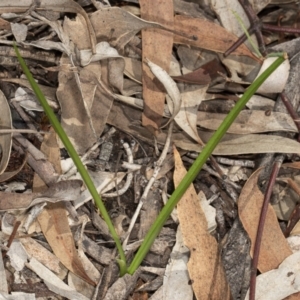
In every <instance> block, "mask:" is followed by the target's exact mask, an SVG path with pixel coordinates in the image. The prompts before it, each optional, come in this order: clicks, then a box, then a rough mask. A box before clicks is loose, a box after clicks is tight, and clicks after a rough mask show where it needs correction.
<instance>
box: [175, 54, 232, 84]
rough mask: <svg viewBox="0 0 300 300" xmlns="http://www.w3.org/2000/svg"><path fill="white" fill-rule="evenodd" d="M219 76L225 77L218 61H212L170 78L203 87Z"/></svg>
mask: <svg viewBox="0 0 300 300" xmlns="http://www.w3.org/2000/svg"><path fill="white" fill-rule="evenodd" d="M220 74H223V75H224V76H225V75H226V71H225V69H224V68H223V67H222V65H221V64H220V62H219V61H217V60H216V59H213V60H211V61H209V62H208V63H206V64H205V65H202V66H201V67H199V68H198V69H196V70H194V71H193V72H190V73H186V74H184V75H181V76H172V78H173V79H174V80H175V81H179V82H186V83H191V84H204V85H205V84H209V83H211V82H212V81H213V80H214V79H216V78H217V77H219V76H220Z"/></svg>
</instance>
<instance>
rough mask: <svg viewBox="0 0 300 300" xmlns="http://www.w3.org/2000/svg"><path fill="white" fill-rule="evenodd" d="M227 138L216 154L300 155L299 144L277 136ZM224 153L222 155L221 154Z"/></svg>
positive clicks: (258, 135) (262, 135)
mask: <svg viewBox="0 0 300 300" xmlns="http://www.w3.org/2000/svg"><path fill="white" fill-rule="evenodd" d="M228 137H229V138H228V139H227V138H226V136H225V139H223V140H222V141H221V142H220V143H219V144H218V146H217V147H216V148H215V150H214V154H219V155H233V154H247V153H251V154H253V153H276V152H278V153H300V149H299V143H298V142H297V141H295V140H293V139H289V138H284V137H281V136H277V135H272V136H271V135H267V134H248V135H242V136H237V135H228ZM221 153H222V154H221Z"/></svg>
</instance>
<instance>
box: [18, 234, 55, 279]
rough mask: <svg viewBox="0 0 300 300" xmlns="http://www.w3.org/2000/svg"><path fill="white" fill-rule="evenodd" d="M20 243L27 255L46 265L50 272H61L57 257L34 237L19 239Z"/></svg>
mask: <svg viewBox="0 0 300 300" xmlns="http://www.w3.org/2000/svg"><path fill="white" fill-rule="evenodd" d="M20 242H21V244H22V245H23V247H24V248H25V250H26V252H27V254H28V256H29V257H34V258H35V259H37V260H38V261H39V262H40V263H41V264H43V265H44V266H45V267H47V268H48V269H49V270H51V271H52V272H54V273H56V274H59V273H60V272H61V266H60V262H59V259H58V258H57V257H56V256H55V255H53V253H51V252H50V251H49V250H47V249H46V248H45V247H43V246H42V245H41V244H40V243H38V242H37V241H36V240H35V239H32V238H30V237H26V238H22V239H20Z"/></svg>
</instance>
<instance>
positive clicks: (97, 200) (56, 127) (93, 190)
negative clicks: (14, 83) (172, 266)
mask: <svg viewBox="0 0 300 300" xmlns="http://www.w3.org/2000/svg"><path fill="white" fill-rule="evenodd" d="M14 48H15V51H16V54H17V57H18V60H19V62H20V65H21V67H22V69H23V72H24V74H25V75H26V77H27V79H28V81H29V82H30V85H31V87H32V89H33V91H34V93H35V95H36V97H37V98H38V99H39V101H40V104H41V105H42V107H43V109H44V111H45V113H46V115H47V117H48V118H49V120H50V122H51V124H52V126H53V128H54V130H55V132H56V133H57V134H58V136H59V138H60V139H61V141H62V143H63V144H64V146H65V147H66V149H67V151H68V153H69V155H70V157H71V158H72V159H73V162H74V164H75V165H76V167H77V169H78V172H79V173H80V175H81V177H82V179H83V181H84V183H85V185H86V187H87V188H88V190H89V192H90V193H91V195H92V197H93V199H94V201H95V204H96V206H97V207H98V209H99V210H100V212H101V215H102V217H103V219H104V220H105V222H106V224H107V226H108V229H109V231H110V233H111V235H112V238H113V239H114V241H115V243H116V246H117V249H118V252H119V255H120V260H119V261H118V262H119V266H120V274H121V276H122V275H124V274H125V273H126V257H125V254H124V251H123V248H122V245H121V242H120V239H119V237H118V235H117V233H116V230H115V228H114V226H113V224H112V222H111V219H110V217H109V215H108V213H107V210H106V208H105V206H104V204H103V202H102V199H101V197H100V195H99V194H98V192H97V189H96V187H95V185H94V183H93V181H92V179H91V177H90V175H89V173H88V171H87V170H86V168H85V167H84V165H83V163H82V161H81V159H80V157H79V156H78V154H77V152H76V150H75V148H74V147H73V145H72V143H71V142H70V140H69V138H68V136H67V134H66V133H65V131H64V129H63V128H62V126H61V125H60V123H59V121H58V120H57V118H56V116H55V114H54V112H53V111H52V109H51V107H50V106H49V104H48V102H47V100H46V98H45V96H44V95H43V93H42V91H41V90H40V88H39V86H38V84H37V83H36V82H35V80H34V79H33V77H32V75H31V73H30V71H29V69H28V68H27V66H26V63H25V61H24V60H23V58H22V57H21V55H20V53H19V50H18V48H17V47H16V45H14Z"/></svg>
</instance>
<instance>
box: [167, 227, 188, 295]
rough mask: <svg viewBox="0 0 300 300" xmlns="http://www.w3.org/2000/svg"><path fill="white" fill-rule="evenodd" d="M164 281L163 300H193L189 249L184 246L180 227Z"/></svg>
mask: <svg viewBox="0 0 300 300" xmlns="http://www.w3.org/2000/svg"><path fill="white" fill-rule="evenodd" d="M170 257H171V258H170V260H169V263H168V265H167V267H166V271H165V274H164V277H163V278H164V281H163V293H164V296H163V299H165V300H173V299H185V300H192V299H193V289H192V287H191V285H190V284H189V274H188V270H187V262H188V260H189V249H188V248H187V247H186V246H185V245H184V242H183V237H182V233H181V230H180V226H178V228H177V233H176V243H175V245H174V247H173V249H172V253H171V255H170Z"/></svg>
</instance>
